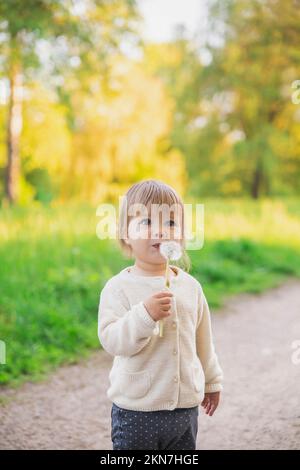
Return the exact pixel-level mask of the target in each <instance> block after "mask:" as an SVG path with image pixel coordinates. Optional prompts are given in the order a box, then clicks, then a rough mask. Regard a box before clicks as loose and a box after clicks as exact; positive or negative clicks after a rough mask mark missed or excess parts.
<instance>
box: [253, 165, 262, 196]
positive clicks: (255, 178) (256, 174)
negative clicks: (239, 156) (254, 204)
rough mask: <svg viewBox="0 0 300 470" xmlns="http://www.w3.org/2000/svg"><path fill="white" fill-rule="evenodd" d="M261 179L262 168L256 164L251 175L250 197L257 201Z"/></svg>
mask: <svg viewBox="0 0 300 470" xmlns="http://www.w3.org/2000/svg"><path fill="white" fill-rule="evenodd" d="M262 179H263V174H262V168H261V164H260V162H257V164H256V168H255V170H254V174H253V181H252V186H251V196H252V197H253V199H258V198H259V195H260V192H261V191H260V190H261V184H262Z"/></svg>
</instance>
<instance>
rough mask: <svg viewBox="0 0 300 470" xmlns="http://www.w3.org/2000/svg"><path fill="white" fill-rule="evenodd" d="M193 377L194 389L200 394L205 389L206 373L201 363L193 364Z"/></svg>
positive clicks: (195, 362)
mask: <svg viewBox="0 0 300 470" xmlns="http://www.w3.org/2000/svg"><path fill="white" fill-rule="evenodd" d="M192 375H193V382H194V387H195V390H196V391H197V392H200V391H201V390H202V389H203V388H204V382H205V381H204V372H203V368H202V364H201V363H200V361H194V362H193V363H192Z"/></svg>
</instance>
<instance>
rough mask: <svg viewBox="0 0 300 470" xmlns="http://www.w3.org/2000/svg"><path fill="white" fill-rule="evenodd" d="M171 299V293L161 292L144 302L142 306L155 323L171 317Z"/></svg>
mask: <svg viewBox="0 0 300 470" xmlns="http://www.w3.org/2000/svg"><path fill="white" fill-rule="evenodd" d="M171 297H173V294H172V292H168V291H163V292H158V293H157V294H154V295H152V296H151V297H149V298H148V299H147V300H145V301H144V306H145V307H146V309H147V311H148V312H149V314H150V316H151V317H152V318H153V320H155V321H157V320H160V319H161V318H165V317H168V316H169V315H171V312H170V309H171Z"/></svg>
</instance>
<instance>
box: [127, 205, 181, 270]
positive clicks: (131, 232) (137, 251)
mask: <svg viewBox="0 0 300 470" xmlns="http://www.w3.org/2000/svg"><path fill="white" fill-rule="evenodd" d="M170 240H175V241H177V242H178V243H180V244H181V245H182V242H183V240H182V227H181V216H180V215H179V214H178V212H176V211H175V213H173V212H170V211H169V210H168V209H166V210H162V211H161V214H160V215H159V214H157V215H156V214H154V215H153V214H146V215H141V216H137V217H133V218H132V219H131V220H130V222H129V226H128V239H127V240H125V241H126V243H128V245H130V246H131V249H132V254H133V257H134V258H136V259H138V260H141V261H143V262H144V263H150V264H162V263H165V262H166V259H165V258H164V257H163V256H162V254H161V253H160V250H159V245H160V243H161V242H162V241H170Z"/></svg>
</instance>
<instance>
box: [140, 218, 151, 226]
mask: <svg viewBox="0 0 300 470" xmlns="http://www.w3.org/2000/svg"><path fill="white" fill-rule="evenodd" d="M150 223H151V220H150V219H149V218H148V219H143V220H141V221H140V224H142V225H150Z"/></svg>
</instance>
